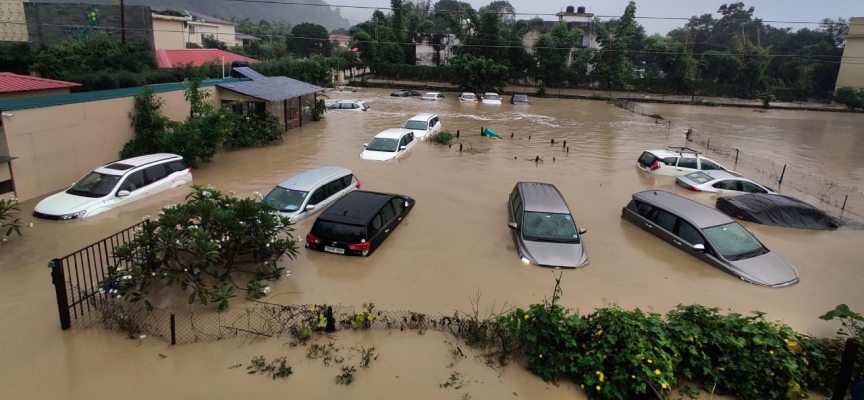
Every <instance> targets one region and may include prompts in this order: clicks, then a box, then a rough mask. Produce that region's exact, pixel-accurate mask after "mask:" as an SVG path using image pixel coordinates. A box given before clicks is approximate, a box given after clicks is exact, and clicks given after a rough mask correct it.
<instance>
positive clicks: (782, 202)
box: [717, 194, 843, 230]
mask: <svg viewBox="0 0 864 400" xmlns="http://www.w3.org/2000/svg"><path fill="white" fill-rule="evenodd" d="M717 209H718V210H720V211H722V212H723V213H725V214H727V215H729V216H731V217H733V218H738V219H743V220H745V221H750V222H756V223H759V224H765V225H774V226H785V227H789V228H799V229H821V230H826V229H837V228H839V227H840V226H843V222H842V221H840V220H839V219H837V218H834V217H832V216H830V215H828V214H826V213H825V211H822V210H820V209H818V208H816V207H813V206H811V205H810V204H807V203H805V202H803V201H801V200H798V199H796V198H792V197H789V196H782V195H779V194H745V195H743V196H738V197H734V198H731V199H730V198H722V197H721V198H719V199H717Z"/></svg>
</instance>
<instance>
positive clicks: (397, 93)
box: [390, 89, 420, 97]
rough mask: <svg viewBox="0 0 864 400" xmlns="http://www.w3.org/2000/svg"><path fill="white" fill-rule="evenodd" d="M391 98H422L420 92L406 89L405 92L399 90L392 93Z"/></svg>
mask: <svg viewBox="0 0 864 400" xmlns="http://www.w3.org/2000/svg"><path fill="white" fill-rule="evenodd" d="M390 96H393V97H414V96H420V92H415V91H413V90H408V89H404V90H397V91H395V92H393V93H390Z"/></svg>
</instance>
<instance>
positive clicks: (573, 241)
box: [507, 182, 588, 268]
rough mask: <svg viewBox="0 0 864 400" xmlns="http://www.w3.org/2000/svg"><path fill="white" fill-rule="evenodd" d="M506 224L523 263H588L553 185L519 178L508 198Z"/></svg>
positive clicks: (572, 265)
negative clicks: (523, 180) (520, 180)
mask: <svg viewBox="0 0 864 400" xmlns="http://www.w3.org/2000/svg"><path fill="white" fill-rule="evenodd" d="M507 210H508V211H509V218H508V224H507V225H508V226H509V227H510V229H512V230H513V240H514V241H515V242H516V249H517V251H518V252H519V258H521V259H522V262H524V263H526V264H533V265H540V266H545V267H558V268H579V267H582V266H585V265H587V264H588V254H587V253H586V252H585V247H584V246H583V245H582V239H581V237H580V235H582V234H585V233H586V232H588V230H587V229H585V228H577V227H576V221H575V220H574V218H573V215H571V214H570V209H569V208H568V207H567V202H565V201H564V197H563V196H562V195H561V192H559V191H558V188H556V187H555V186H554V185H552V184H549V183H539V182H519V183H517V184H516V187H515V188H513V191H512V192H511V193H510V198H509V200H508V202H507Z"/></svg>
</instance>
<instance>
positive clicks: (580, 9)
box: [576, 7, 585, 14]
mask: <svg viewBox="0 0 864 400" xmlns="http://www.w3.org/2000/svg"><path fill="white" fill-rule="evenodd" d="M576 10H577V11H576V13H577V14H585V7H579V8H577V9H576Z"/></svg>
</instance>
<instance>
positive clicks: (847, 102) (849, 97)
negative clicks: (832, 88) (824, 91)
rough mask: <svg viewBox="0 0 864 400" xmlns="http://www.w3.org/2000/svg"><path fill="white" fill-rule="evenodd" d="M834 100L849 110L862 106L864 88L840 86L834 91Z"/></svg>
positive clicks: (863, 105) (863, 102) (863, 106)
mask: <svg viewBox="0 0 864 400" xmlns="http://www.w3.org/2000/svg"><path fill="white" fill-rule="evenodd" d="M834 101H835V102H837V103H840V104H842V105H844V106H846V108H848V109H850V110H857V109H861V108H864V90H862V89H856V88H853V87H849V86H846V87H842V88H840V89H837V92H835V93H834Z"/></svg>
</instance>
